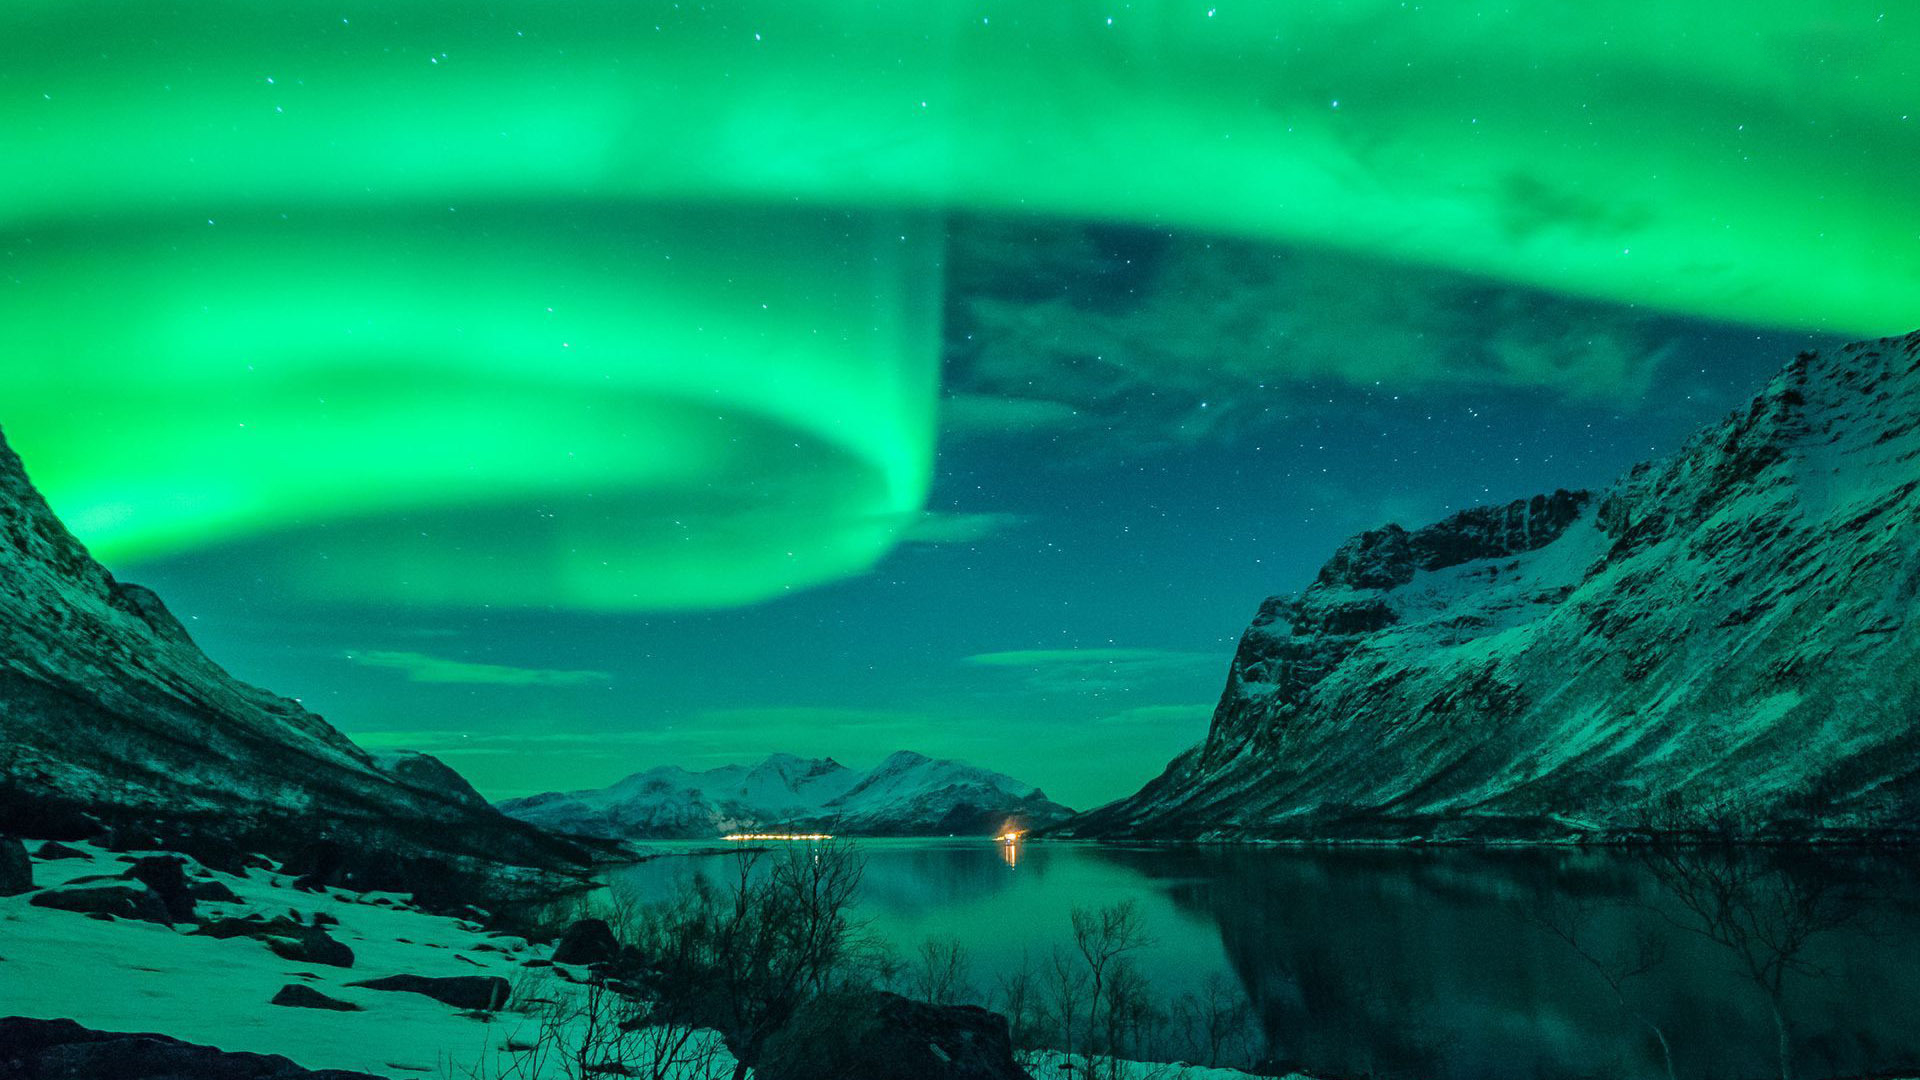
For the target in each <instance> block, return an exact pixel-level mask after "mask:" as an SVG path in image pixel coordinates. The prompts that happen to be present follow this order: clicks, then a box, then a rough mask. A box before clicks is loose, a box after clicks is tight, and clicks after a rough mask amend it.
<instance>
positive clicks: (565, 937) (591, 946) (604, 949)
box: [553, 919, 620, 964]
mask: <svg viewBox="0 0 1920 1080" xmlns="http://www.w3.org/2000/svg"><path fill="white" fill-rule="evenodd" d="M619 955H620V939H619V938H616V937H614V936H613V928H612V927H611V926H608V925H607V921H606V920H605V919H580V920H578V921H576V922H575V923H574V924H573V925H572V926H569V927H567V931H566V933H564V934H561V935H560V940H559V941H557V942H555V943H554V946H553V962H554V963H556V964H604V963H606V962H607V961H609V960H612V959H614V958H615V957H617V956H619Z"/></svg>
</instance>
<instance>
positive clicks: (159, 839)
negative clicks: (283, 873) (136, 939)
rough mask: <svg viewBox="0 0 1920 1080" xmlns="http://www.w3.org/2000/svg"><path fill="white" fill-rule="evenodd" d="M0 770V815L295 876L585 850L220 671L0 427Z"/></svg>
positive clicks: (340, 878)
mask: <svg viewBox="0 0 1920 1080" xmlns="http://www.w3.org/2000/svg"><path fill="white" fill-rule="evenodd" d="M0 777H4V779H0V830H10V831H13V832H15V833H17V834H20V835H26V836H33V837H37V838H41V839H63V840H73V839H81V838H85V837H88V836H93V835H100V836H105V837H109V838H118V839H116V840H115V841H114V842H116V843H120V842H122V841H124V843H125V844H126V845H137V846H144V847H152V846H166V847H169V848H172V849H175V850H182V851H187V852H190V853H192V854H194V855H196V856H198V857H199V858H200V859H201V860H202V861H204V862H207V863H209V864H210V865H223V866H225V865H237V864H238V862H239V861H240V860H241V859H242V858H243V857H244V856H245V855H246V854H247V853H249V852H265V853H267V854H270V855H273V856H275V857H276V858H278V859H280V860H282V861H284V862H286V863H287V864H288V865H287V869H288V871H289V872H293V873H303V872H306V871H307V870H309V869H311V868H312V867H310V866H309V865H307V864H308V863H310V862H312V861H313V859H312V856H313V855H314V853H315V852H329V853H332V855H333V856H334V866H333V867H332V871H331V877H330V879H329V881H328V883H335V884H357V885H362V886H365V887H382V888H396V889H403V890H415V889H420V888H425V887H428V886H432V885H434V884H435V883H448V882H450V881H451V880H453V879H454V878H455V877H458V876H470V877H477V876H481V875H493V876H498V875H502V874H504V875H507V876H514V877H527V876H533V875H534V874H537V873H551V872H555V871H560V872H578V871H582V870H584V868H585V866H586V864H587V862H588V860H589V852H587V851H586V850H584V849H582V848H581V847H580V846H579V845H577V844H574V843H570V842H566V841H562V840H559V839H557V838H554V837H551V836H548V835H545V834H543V833H541V832H540V831H539V830H536V829H532V828H528V827H527V826H526V825H524V824H522V823H520V822H517V821H514V820H512V819H510V818H507V817H505V816H503V815H501V814H499V813H498V812H496V811H494V810H493V809H492V808H491V807H489V806H488V805H487V804H486V803H485V802H484V800H482V799H481V798H480V797H479V796H478V795H477V794H475V793H474V792H473V789H472V788H470V787H468V786H467V785H466V784H465V782H464V781H462V780H460V779H459V777H458V776H457V775H455V774H453V772H452V770H450V769H447V768H446V767H445V766H444V765H441V764H440V763H439V762H436V761H433V760H432V759H430V758H425V757H423V756H421V755H401V756H398V757H395V758H390V759H386V760H385V761H384V762H383V761H379V760H376V759H375V758H373V757H372V756H370V755H369V754H367V753H366V752H365V751H363V750H361V749H360V748H359V747H357V746H355V745H354V744H353V743H352V742H350V741H348V740H347V739H346V738H345V737H344V736H342V735H341V734H340V733H339V732H337V731H335V730H334V729H333V728H332V727H331V726H329V725H328V724H327V723H326V721H324V720H322V719H321V718H320V717H318V716H316V715H314V714H313V713H310V712H308V711H307V710H306V709H304V708H302V707H301V706H300V704H299V703H297V702H294V701H290V700H288V699H286V698H282V697H278V696H275V695H273V694H270V693H267V692H266V691H264V690H260V689H257V688H255V687H252V686H248V685H246V684H244V683H242V682H240V681H238V680H236V679H234V678H233V677H232V676H230V675H228V674H227V673H226V672H225V671H223V670H221V668H220V667H219V666H218V665H216V664H215V663H214V662H213V661H212V660H210V659H208V658H207V656H206V655H205V654H204V653H202V652H201V651H200V650H199V648H198V647H196V646H195V645H194V643H193V640H192V638H191V637H190V636H189V635H188V633H187V631H186V629H185V627H183V626H182V625H181V623H180V621H179V620H178V619H176V618H174V617H173V615H172V614H171V613H169V612H168V611H167V608H166V605H164V604H163V603H161V601H160V599H159V597H157V596H155V595H154V594H153V593H152V592H151V591H149V590H147V589H144V588H141V587H140V586H137V585H130V584H127V583H125V582H122V581H119V580H117V579H116V578H115V577H114V576H113V575H112V574H111V573H109V572H108V571H107V570H106V569H105V568H104V567H102V566H101V565H100V564H99V563H97V562H95V561H94V560H93V559H92V558H91V557H90V556H89V555H88V554H87V551H86V549H85V548H84V547H83V546H82V545H81V544H80V542H79V541H78V540H76V539H75V538H74V537H73V536H72V535H71V534H70V533H69V532H68V531H67V530H66V528H65V527H64V526H63V525H61V523H60V522H59V520H58V519H57V518H56V517H55V516H54V514H53V512H52V511H51V510H50V509H49V508H48V507H47V504H46V503H45V501H44V500H42V499H41V497H40V495H39V493H38V492H37V491H35V490H34V488H33V486H32V484H31V483H30V482H29V481H28V479H27V475H26V472H25V470H24V469H23V467H22V466H21V463H20V460H19V458H18V457H16V456H15V455H14V454H13V452H12V451H11V450H10V449H8V448H7V447H6V445H5V443H4V441H3V440H0ZM514 867H518V868H523V870H512V869H509V868H514ZM528 868H530V870H531V872H532V873H528V872H523V871H524V870H525V869H528Z"/></svg>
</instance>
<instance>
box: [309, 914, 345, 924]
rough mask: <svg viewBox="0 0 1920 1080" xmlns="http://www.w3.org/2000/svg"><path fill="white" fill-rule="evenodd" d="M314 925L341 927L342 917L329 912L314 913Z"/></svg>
mask: <svg viewBox="0 0 1920 1080" xmlns="http://www.w3.org/2000/svg"><path fill="white" fill-rule="evenodd" d="M313 925H315V926H339V925H340V917H339V916H338V915H335V914H333V913H332V912H328V911H316V912H314V913H313Z"/></svg>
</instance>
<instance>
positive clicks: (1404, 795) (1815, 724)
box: [1056, 333, 1920, 841]
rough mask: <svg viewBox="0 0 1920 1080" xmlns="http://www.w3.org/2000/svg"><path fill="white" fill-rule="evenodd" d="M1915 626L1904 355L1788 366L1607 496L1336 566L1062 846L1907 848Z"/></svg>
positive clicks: (1913, 806) (1859, 348) (1883, 347)
mask: <svg viewBox="0 0 1920 1080" xmlns="http://www.w3.org/2000/svg"><path fill="white" fill-rule="evenodd" d="M1917 603H1920V333H1916V334H1913V335H1909V336H1907V337H1905V338H1888V339H1882V340H1879V341H1868V342H1856V343H1853V344H1851V345H1847V346H1845V347H1843V348H1841V349H1838V350H1834V351H1833V352H1832V353H1831V354H1829V355H1825V356H1823V355H1821V354H1817V353H1811V352H1807V353H1802V354H1800V355H1799V356H1798V357H1796V358H1795V359H1794V360H1793V361H1792V362H1791V363H1789V364H1787V365H1786V367H1785V368H1784V369H1782V370H1781V371H1780V373H1779V374H1778V375H1776V376H1775V377H1774V378H1773V379H1772V380H1770V381H1769V382H1768V384H1767V385H1766V387H1765V388H1764V389H1763V390H1762V391H1761V392H1760V393H1759V394H1758V395H1756V396H1755V397H1754V398H1753V399H1752V400H1751V401H1750V402H1749V404H1748V405H1747V406H1746V407H1745V408H1744V409H1740V410H1736V411H1735V412H1733V413H1731V414H1729V415H1728V416H1727V417H1726V418H1725V419H1724V420H1723V421H1721V422H1719V423H1717V424H1711V425H1708V426H1706V427H1705V428H1703V429H1701V430H1700V431H1699V432H1698V433H1697V434H1695V435H1694V436H1693V437H1692V438H1691V439H1689V440H1688V441H1687V442H1686V443H1685V444H1684V445H1683V446H1682V447H1681V448H1680V450H1678V451H1677V452H1676V453H1674V454H1672V455H1670V456H1668V457H1666V458H1664V459H1661V460H1658V461H1655V462H1648V463H1643V464H1641V465H1637V466H1635V467H1634V468H1633V469H1631V470H1629V471H1628V472H1627V473H1626V474H1625V475H1624V476H1622V477H1621V478H1620V479H1619V480H1617V481H1616V482H1615V483H1614V484H1613V485H1611V486H1610V487H1609V488H1608V489H1607V490H1606V491H1604V492H1603V493H1601V494H1600V495H1598V496H1594V495H1590V494H1588V493H1584V492H1567V491H1561V492H1555V493H1553V494H1552V495H1540V496H1535V497H1533V498H1532V499H1527V500H1518V501H1515V502H1512V503H1507V504H1503V505H1500V506H1493V507H1480V508H1475V509H1472V510H1468V511H1464V512H1462V513H1460V514H1456V515H1453V516H1451V517H1449V518H1447V519H1445V520H1444V521H1442V522H1439V523H1436V524H1435V525H1432V526H1428V527H1426V528H1424V529H1419V530H1413V531H1408V530H1406V529H1403V528H1400V527H1399V526H1386V527H1384V528H1381V529H1376V530H1369V531H1368V532H1366V533H1362V534H1361V535H1360V536H1357V537H1355V538H1353V539H1352V540H1349V541H1348V542H1347V543H1346V544H1343V545H1342V546H1341V547H1340V548H1339V549H1338V550H1337V551H1336V552H1335V554H1334V556H1333V557H1331V558H1330V559H1329V560H1328V562H1327V563H1326V565H1325V566H1323V567H1322V569H1321V571H1320V573H1319V574H1318V575H1317V576H1316V578H1315V579H1314V581H1313V582H1312V583H1311V584H1310V585H1309V586H1308V587H1307V588H1306V589H1305V590H1303V591H1302V592H1300V593H1298V594H1295V595H1291V596H1277V597H1271V598H1269V599H1268V600H1267V601H1265V602H1264V603H1263V604H1262V605H1261V607H1260V609H1259V612H1258V614H1257V615H1256V616H1255V618H1254V620H1253V622H1252V624H1251V625H1250V626H1249V627H1248V629H1247V631H1246V633H1245V634H1244V635H1243V636H1242V638H1241V641H1240V643H1239V646H1238V648H1237V649H1236V652H1235V655H1234V658H1233V661H1232V663H1231V664H1230V666H1229V672H1228V677H1227V684H1226V688H1225V690H1224V691H1223V693H1222V696H1221V699H1220V703H1219V705H1218V707H1217V708H1216V710H1215V712H1214V716H1213V720H1212V723H1211V724H1210V726H1209V731H1208V734H1207V737H1206V738H1205V739H1204V740H1203V741H1202V742H1201V743H1200V744H1198V745H1196V746H1195V747H1193V748H1191V749H1189V750H1188V751H1186V752H1185V753H1183V754H1181V755H1180V756H1178V757H1176V758H1175V759H1174V761H1173V762H1171V763H1170V764H1169V765H1168V767H1167V769H1166V770H1165V771H1164V772H1163V773H1162V774H1161V775H1160V776H1159V777H1156V778H1155V779H1154V780H1152V781H1150V782H1149V783H1148V784H1147V785H1146V786H1145V787H1144V788H1142V789H1141V791H1139V792H1137V793H1136V794H1134V795H1132V796H1129V797H1128V798H1125V799H1121V800H1118V801H1116V802H1114V803H1110V804H1108V805H1106V806H1103V807H1099V808H1096V809H1093V810H1090V811H1088V812H1086V813H1085V814H1082V815H1080V816H1079V817H1077V818H1075V819H1074V820H1073V821H1071V822H1069V823H1067V824H1066V825H1065V826H1063V827H1061V828H1060V829H1058V830H1056V832H1057V833H1058V834H1060V835H1072V836H1085V837H1100V838H1127V837H1131V838H1157V839H1215V840H1233V839H1282V840H1342V839H1347V840H1385V841H1404V840H1414V839H1424V840H1436V839H1439V840H1447V839H1461V840H1474V839H1479V840H1543V839H1569V838H1572V839H1579V838H1619V837H1627V836H1632V835H1639V834H1645V833H1647V832H1650V831H1663V830H1682V831H1695V830H1707V831H1712V832H1714V833H1717V834H1720V835H1729V836H1736V837H1744V838H1753V839H1763V838H1781V839H1852V838H1866V837H1888V836H1904V837H1912V836H1913V835H1915V833H1916V829H1917V827H1920V728H1917V727H1916V710H1915V707H1914V703H1915V702H1917V701H1920V620H1916V619H1915V618H1914V617H1913V615H1914V612H1915V608H1916V604H1917Z"/></svg>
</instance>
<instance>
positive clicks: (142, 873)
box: [120, 855, 195, 922]
mask: <svg viewBox="0 0 1920 1080" xmlns="http://www.w3.org/2000/svg"><path fill="white" fill-rule="evenodd" d="M120 876H122V877H125V878H131V879H133V880H134V881H138V882H140V883H141V884H142V885H145V886H146V887H147V888H149V889H152V890H153V895H155V896H157V897H159V898H160V902H161V903H162V904H165V905H166V906H167V915H168V916H169V917H171V918H172V920H173V921H174V922H193V921H194V916H195V912H194V909H193V893H192V892H191V891H189V888H188V883H187V863H186V860H184V859H182V858H180V857H179V856H177V855H148V856H144V857H142V858H138V859H135V860H134V861H133V865H131V866H129V867H127V869H126V872H125V873H123V874H121V875H120Z"/></svg>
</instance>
